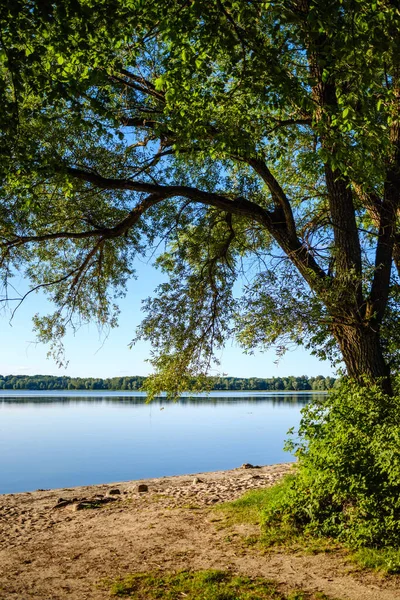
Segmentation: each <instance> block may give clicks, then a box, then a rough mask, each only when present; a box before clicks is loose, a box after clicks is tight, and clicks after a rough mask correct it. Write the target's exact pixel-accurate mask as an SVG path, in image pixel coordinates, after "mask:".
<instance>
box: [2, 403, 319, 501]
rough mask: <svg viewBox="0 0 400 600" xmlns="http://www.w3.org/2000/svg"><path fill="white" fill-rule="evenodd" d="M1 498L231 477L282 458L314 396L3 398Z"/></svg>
mask: <svg viewBox="0 0 400 600" xmlns="http://www.w3.org/2000/svg"><path fill="white" fill-rule="evenodd" d="M0 393H1V396H0V493H3V494H4V493H12V492H20V491H28V490H35V489H38V488H44V489H47V488H57V487H70V486H76V485H85V484H94V483H105V482H113V481H124V480H130V479H142V478H148V477H161V476H163V475H178V474H183V473H196V472H201V471H215V470H219V469H232V468H234V467H238V466H240V465H241V464H242V463H244V462H249V463H252V464H263V465H265V464H274V463H279V462H288V461H290V460H293V457H291V456H290V455H289V454H287V453H285V452H283V449H282V446H283V443H284V440H285V438H286V432H287V430H288V429H289V428H290V427H292V426H295V427H296V426H297V425H298V423H299V418H300V409H301V408H302V406H304V404H305V403H306V402H307V401H309V400H310V398H311V394H309V393H298V394H296V393H292V392H287V393H269V394H267V393H264V392H263V393H261V392H259V393H257V392H249V393H246V392H226V393H224V392H214V393H212V394H211V396H209V397H207V398H204V397H197V398H190V399H189V398H183V399H181V400H180V401H179V402H178V403H170V402H167V401H166V400H163V399H159V400H155V401H153V402H152V403H151V404H145V402H144V398H143V395H140V394H138V393H135V396H132V392H98V393H96V392H90V393H89V392H88V393H85V392H28V391H27V392H24V391H21V392H20V391H18V392H17V391H16V392H13V391H4V392H3V391H1V392H0Z"/></svg>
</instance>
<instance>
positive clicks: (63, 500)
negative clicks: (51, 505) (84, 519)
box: [57, 498, 66, 504]
mask: <svg viewBox="0 0 400 600" xmlns="http://www.w3.org/2000/svg"><path fill="white" fill-rule="evenodd" d="M60 502H66V500H65V498H59V499H58V500H57V504H59V503H60Z"/></svg>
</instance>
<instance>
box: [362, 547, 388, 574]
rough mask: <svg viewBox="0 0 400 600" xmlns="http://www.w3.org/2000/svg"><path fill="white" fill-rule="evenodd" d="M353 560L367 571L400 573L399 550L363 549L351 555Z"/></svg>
mask: <svg viewBox="0 0 400 600" xmlns="http://www.w3.org/2000/svg"><path fill="white" fill-rule="evenodd" d="M351 559H352V560H353V561H354V562H355V563H356V564H357V565H359V566H361V567H363V568H365V569H373V570H375V571H380V572H383V573H385V574H389V575H394V574H399V573H400V549H399V548H382V549H379V550H376V549H375V548H361V549H360V550H357V551H356V552H353V553H352V554H351Z"/></svg>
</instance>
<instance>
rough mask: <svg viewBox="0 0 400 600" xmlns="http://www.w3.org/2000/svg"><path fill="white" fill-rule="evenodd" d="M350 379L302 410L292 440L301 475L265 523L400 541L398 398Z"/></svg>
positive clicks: (353, 539) (358, 539)
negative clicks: (298, 425)
mask: <svg viewBox="0 0 400 600" xmlns="http://www.w3.org/2000/svg"><path fill="white" fill-rule="evenodd" d="M365 384H366V385H364V386H360V385H358V384H356V383H354V382H351V381H349V380H347V381H343V383H342V384H341V386H340V387H339V388H338V389H335V390H334V391H332V392H331V393H329V394H328V395H327V396H318V397H317V398H316V399H315V400H314V401H313V402H312V403H311V404H309V405H308V406H307V407H306V408H304V409H303V418H302V421H301V424H300V428H299V436H298V438H297V439H296V438H295V437H294V436H293V437H292V438H291V440H290V441H289V442H288V443H287V449H289V450H291V451H294V452H295V454H296V456H297V458H298V460H299V464H298V470H297V474H296V477H292V478H291V479H290V480H286V481H284V482H283V483H282V484H281V492H282V493H279V494H275V495H274V501H273V502H270V503H268V505H267V507H266V508H265V509H264V513H263V518H264V522H265V524H267V525H277V524H279V523H280V524H281V525H282V526H283V527H287V526H290V527H292V528H294V529H297V530H301V531H305V532H307V533H311V534H313V535H324V536H332V537H335V538H337V539H339V540H340V541H343V542H346V543H348V544H350V545H351V546H354V547H361V546H373V547H382V546H398V545H399V544H400V396H399V395H398V394H395V396H394V397H389V396H387V395H385V394H384V393H383V392H382V390H381V389H380V388H379V387H378V386H377V385H368V384H367V382H365Z"/></svg>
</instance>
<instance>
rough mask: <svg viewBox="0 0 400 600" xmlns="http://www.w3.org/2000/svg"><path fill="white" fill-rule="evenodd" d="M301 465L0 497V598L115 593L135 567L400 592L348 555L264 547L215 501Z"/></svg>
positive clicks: (43, 599) (356, 596) (358, 593)
mask: <svg viewBox="0 0 400 600" xmlns="http://www.w3.org/2000/svg"><path fill="white" fill-rule="evenodd" d="M291 468H293V465H291V464H280V465H273V466H263V467H252V466H251V465H244V466H242V467H238V468H237V469H233V470H231V471H217V472H213V473H201V474H191V475H179V476H174V477H163V478H159V479H149V480H141V481H130V482H118V483H112V484H104V485H93V486H85V487H77V488H64V489H59V490H37V491H35V492H25V493H20V494H8V495H1V496H0V599H1V600H28V599H36V600H61V599H63V600H64V599H69V600H106V599H108V598H110V593H109V590H108V589H107V587H106V586H105V585H104V580H105V579H107V578H111V579H114V578H116V577H118V576H124V575H126V574H128V573H136V572H145V571H158V570H163V571H173V572H175V571H179V570H182V569H185V570H200V569H223V570H230V571H232V572H235V573H241V574H245V575H250V576H263V577H266V578H268V579H273V580H275V581H276V582H277V584H278V585H279V586H280V587H281V588H282V589H283V590H286V589H294V588H298V589H304V590H306V591H308V592H310V594H311V596H310V597H312V594H313V593H315V592H323V593H325V594H326V595H327V596H328V597H329V598H339V599H341V600H361V599H363V600H396V599H400V579H399V578H396V577H391V578H385V579H384V578H382V577H380V576H379V575H375V574H373V573H366V572H359V571H358V570H357V568H356V567H354V566H351V565H349V563H348V562H346V561H345V559H344V558H343V557H341V556H333V555H329V554H319V555H304V554H301V553H295V554H287V553H283V552H281V553H279V552H276V551H275V552H263V553H261V552H260V551H259V550H257V549H256V548H252V547H249V546H245V545H244V544H243V538H244V536H249V535H252V534H253V535H254V534H255V533H257V531H258V528H257V527H256V526H250V525H248V526H247V525H246V526H244V525H240V526H238V525H236V526H230V527H229V528H226V527H225V526H221V525H223V521H224V516H223V513H222V512H221V511H216V510H215V509H214V507H215V506H216V505H218V504H220V503H222V502H225V501H228V500H233V499H235V498H238V497H240V496H241V495H243V494H244V493H245V492H246V491H247V490H249V489H255V488H258V487H265V486H268V485H271V484H273V483H275V482H276V481H278V480H279V479H280V478H281V477H282V476H283V475H284V474H285V473H287V472H288V471H289V470H290V469H291Z"/></svg>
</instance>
